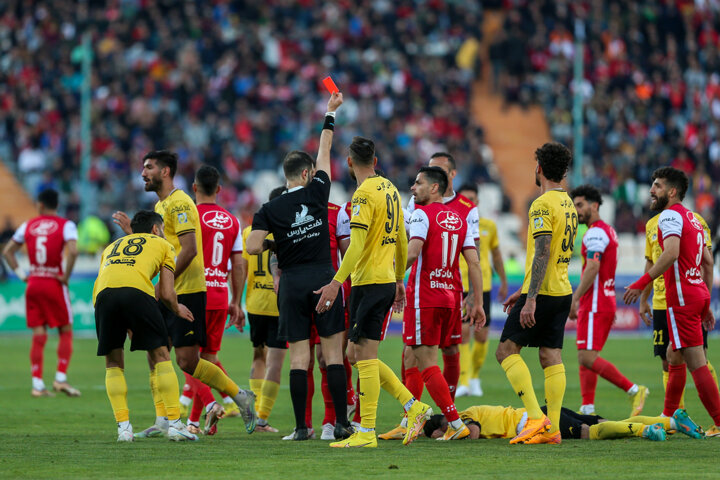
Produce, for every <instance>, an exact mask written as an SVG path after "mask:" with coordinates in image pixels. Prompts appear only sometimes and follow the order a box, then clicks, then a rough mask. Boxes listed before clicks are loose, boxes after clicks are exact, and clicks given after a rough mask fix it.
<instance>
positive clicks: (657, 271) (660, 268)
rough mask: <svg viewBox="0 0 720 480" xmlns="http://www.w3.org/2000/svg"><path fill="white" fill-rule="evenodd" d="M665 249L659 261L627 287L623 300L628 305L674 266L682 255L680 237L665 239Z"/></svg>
mask: <svg viewBox="0 0 720 480" xmlns="http://www.w3.org/2000/svg"><path fill="white" fill-rule="evenodd" d="M663 248H664V250H663V252H662V253H661V254H660V257H658V259H657V262H655V264H654V265H653V266H652V268H650V269H649V270H648V271H647V273H646V274H645V275H643V276H642V277H641V278H640V279H639V280H638V281H636V282H635V283H633V284H632V285H629V286H627V287H625V294H624V295H623V301H624V302H625V304H626V305H630V304H631V303H634V302H635V300H637V299H638V298H639V297H640V293H641V292H642V291H643V290H644V289H645V287H646V286H647V284H648V283H652V281H653V280H655V279H656V278H657V277H659V276H660V275H662V274H663V273H664V272H665V271H666V270H667V269H668V268H670V267H671V266H672V264H673V263H674V262H675V260H677V259H678V256H680V237H677V236H674V235H673V236H671V237H668V238H666V239H665V240H664V246H663Z"/></svg>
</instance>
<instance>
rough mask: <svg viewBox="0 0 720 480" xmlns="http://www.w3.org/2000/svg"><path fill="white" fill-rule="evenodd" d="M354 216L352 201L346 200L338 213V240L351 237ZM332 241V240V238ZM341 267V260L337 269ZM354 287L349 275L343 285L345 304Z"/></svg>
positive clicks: (336, 231) (336, 230)
mask: <svg viewBox="0 0 720 480" xmlns="http://www.w3.org/2000/svg"><path fill="white" fill-rule="evenodd" d="M351 216H352V202H345V203H343V204H342V205H340V210H339V211H338V214H337V226H336V228H335V236H336V237H337V241H338V242H339V241H340V240H345V239H347V238H350V217H351ZM331 242H332V240H331ZM338 268H340V262H338V263H337V264H336V265H335V270H336V271H337V269H338ZM351 288H352V281H351V279H350V276H349V275H348V278H347V280H345V283H343V285H342V290H343V298H344V299H345V305H347V300H348V298H350V289H351Z"/></svg>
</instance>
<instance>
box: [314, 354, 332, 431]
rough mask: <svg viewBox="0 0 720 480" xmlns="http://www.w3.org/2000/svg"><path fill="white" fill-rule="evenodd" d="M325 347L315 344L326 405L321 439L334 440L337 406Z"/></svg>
mask: <svg viewBox="0 0 720 480" xmlns="http://www.w3.org/2000/svg"><path fill="white" fill-rule="evenodd" d="M322 352H323V347H322V345H320V344H318V345H316V346H315V359H316V360H317V365H318V369H319V370H320V392H321V393H322V399H323V405H324V407H325V409H324V413H323V420H322V433H321V435H320V440H334V439H335V436H334V429H335V406H334V404H333V399H332V394H331V393H330V385H329V384H328V376H327V365H326V364H325V358H324V357H323V354H322Z"/></svg>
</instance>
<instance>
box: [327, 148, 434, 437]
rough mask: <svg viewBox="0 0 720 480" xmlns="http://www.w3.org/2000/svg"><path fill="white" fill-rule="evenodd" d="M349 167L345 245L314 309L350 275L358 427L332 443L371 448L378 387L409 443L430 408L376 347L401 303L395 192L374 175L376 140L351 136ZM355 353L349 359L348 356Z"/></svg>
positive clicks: (401, 231)
mask: <svg viewBox="0 0 720 480" xmlns="http://www.w3.org/2000/svg"><path fill="white" fill-rule="evenodd" d="M349 150H350V156H349V157H348V166H349V170H350V176H351V177H352V178H353V179H354V180H355V181H356V182H357V184H358V188H357V190H356V191H355V194H354V195H353V198H352V212H351V216H350V246H349V247H348V250H347V252H346V253H345V257H344V258H343V260H342V263H341V265H340V268H339V269H338V272H337V273H336V274H335V277H334V278H333V281H332V282H331V283H330V284H328V285H326V286H325V287H323V288H321V289H320V290H318V292H317V293H320V294H321V297H320V301H319V302H318V305H317V309H318V311H319V312H322V311H324V310H325V309H327V308H328V307H329V306H330V305H331V304H332V302H333V301H334V300H335V298H336V297H337V294H338V291H339V289H340V286H341V285H342V284H343V282H344V281H345V279H346V278H347V277H348V275H350V274H351V273H352V289H351V290H350V302H349V303H350V308H349V311H350V334H349V339H350V342H351V344H350V346H349V349H348V358H350V359H351V361H353V360H355V364H356V366H357V369H358V376H359V378H360V391H359V392H358V395H359V398H360V413H361V417H362V421H361V426H360V427H359V430H358V431H356V432H355V433H354V434H353V435H352V436H351V437H350V438H348V439H346V440H342V441H339V442H335V443H332V444H331V446H332V447H376V446H377V438H376V436H375V420H376V416H377V403H378V398H379V396H380V385H381V381H382V386H383V388H385V389H386V390H387V391H388V392H389V393H390V394H391V395H393V396H394V397H395V398H396V399H397V400H398V401H399V402H400V403H401V404H403V406H404V408H405V411H406V412H407V413H408V429H407V434H406V436H405V439H404V441H403V442H404V443H410V442H412V441H413V440H414V439H415V438H416V437H417V435H418V434H419V433H420V430H421V429H422V426H423V424H424V423H425V418H426V414H427V412H428V410H429V408H430V407H429V406H428V405H425V404H424V403H422V402H419V401H416V400H415V399H414V398H413V396H412V394H411V393H410V392H409V391H408V389H407V388H405V386H404V385H403V384H402V382H400V380H399V379H398V378H397V376H396V375H395V374H394V373H393V371H392V370H391V369H390V367H388V366H387V365H385V364H384V363H383V362H381V361H380V360H379V359H378V345H379V343H380V340H382V337H383V333H384V332H383V325H384V323H385V320H386V319H387V318H388V317H389V313H390V309H391V308H392V306H393V303H395V305H396V306H402V305H404V301H405V287H404V285H403V281H404V279H405V262H406V260H407V235H406V233H405V227H404V225H405V223H404V219H403V211H402V208H401V206H400V205H401V203H400V194H399V193H398V190H397V188H395V185H393V184H392V182H390V181H389V180H388V179H386V178H384V177H382V176H379V175H377V174H376V173H375V166H376V165H377V158H376V157H375V144H374V143H373V142H372V141H371V140H369V139H366V138H363V137H355V138H354V139H353V142H352V144H351V145H350V149H349ZM353 357H354V358H353Z"/></svg>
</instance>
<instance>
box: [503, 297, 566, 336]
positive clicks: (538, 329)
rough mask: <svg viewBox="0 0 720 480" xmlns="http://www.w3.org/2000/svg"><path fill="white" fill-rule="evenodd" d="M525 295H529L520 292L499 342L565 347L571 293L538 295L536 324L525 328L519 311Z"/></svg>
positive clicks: (523, 303)
mask: <svg viewBox="0 0 720 480" xmlns="http://www.w3.org/2000/svg"><path fill="white" fill-rule="evenodd" d="M526 298H527V295H525V294H522V295H520V298H519V299H518V301H517V302H516V303H515V305H514V306H513V308H512V310H510V313H509V314H508V317H507V320H505V326H504V327H503V331H502V335H501V336H500V342H504V341H505V340H512V341H513V342H514V343H517V344H518V345H521V346H523V347H548V348H562V346H563V338H564V336H565V323H566V322H567V318H568V315H569V314H570V303H571V302H572V295H564V296H560V297H553V296H550V295H538V296H537V302H536V305H537V306H536V308H535V325H534V326H532V327H530V328H523V327H522V326H521V325H520V311H521V310H522V309H523V307H524V306H525V299H526Z"/></svg>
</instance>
